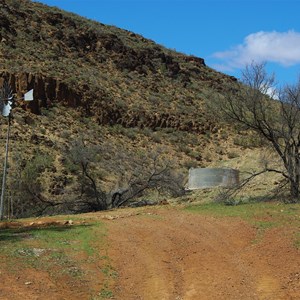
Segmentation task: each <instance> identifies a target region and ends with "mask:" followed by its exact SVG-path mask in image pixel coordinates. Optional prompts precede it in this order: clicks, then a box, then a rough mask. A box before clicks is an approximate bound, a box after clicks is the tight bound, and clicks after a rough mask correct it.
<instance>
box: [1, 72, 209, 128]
mask: <svg viewBox="0 0 300 300" xmlns="http://www.w3.org/2000/svg"><path fill="white" fill-rule="evenodd" d="M4 81H6V82H8V83H9V85H10V86H11V88H12V90H13V92H14V93H15V94H16V98H21V97H22V96H23V95H24V93H26V92H27V91H28V90H30V89H34V99H35V100H34V101H31V102H27V103H25V102H19V103H18V104H17V105H19V106H21V107H22V108H23V109H26V110H29V111H30V112H32V113H33V114H37V115H39V114H41V112H42V108H46V109H51V107H52V106H53V105H55V104H56V103H60V104H62V105H64V106H66V107H68V108H69V109H78V110H80V111H81V113H82V115H84V116H85V117H95V119H96V120H97V122H98V124H99V125H116V124H119V125H122V126H124V127H139V128H145V127H148V128H151V129H158V128H173V129H177V130H181V131H190V132H197V133H205V132H206V131H207V130H211V129H212V128H213V127H214V124H213V123H210V122H209V121H208V122H206V123H205V124H203V123H200V122H197V121H196V120H186V118H185V116H184V115H180V114H172V113H167V112H161V113H160V112H152V113H150V112H147V111H142V110H141V111H139V112H136V111H134V110H132V109H130V108H129V107H118V105H116V104H115V103H114V102H113V101H109V100H108V101H99V100H101V99H95V97H91V95H90V94H89V93H87V94H85V91H84V90H82V91H74V90H73V89H72V88H71V87H70V86H69V85H68V84H66V83H64V82H62V81H60V80H57V79H55V78H49V77H47V76H44V75H41V74H38V75H36V74H28V73H20V74H10V73H8V72H2V73H0V85H2V84H3V82H4ZM105 96H106V98H107V97H108V95H104V96H103V95H102V96H101V95H100V96H99V97H100V98H102V97H104V98H105ZM106 100H107V99H106Z"/></svg>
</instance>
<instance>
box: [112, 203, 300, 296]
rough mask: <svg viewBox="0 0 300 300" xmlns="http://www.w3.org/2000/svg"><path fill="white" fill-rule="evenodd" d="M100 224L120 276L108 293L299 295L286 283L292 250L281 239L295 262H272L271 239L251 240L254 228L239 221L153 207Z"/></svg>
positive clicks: (297, 261) (283, 247)
mask: <svg viewBox="0 0 300 300" xmlns="http://www.w3.org/2000/svg"><path fill="white" fill-rule="evenodd" d="M107 226H108V231H109V248H110V250H109V256H110V257H111V259H112V264H113V266H114V268H115V269H116V270H117V271H118V274H119V276H118V279H117V281H116V284H115V286H114V295H115V299H120V300H127V299H128V300H142V299H143V300H152V299H153V300H156V299H157V300H164V299H165V300H182V299H183V300H198V299H238V300H240V299H245V300H247V299H249V300H250V299H251V300H252V299H264V300H267V299H270V300H271V299H272V300H273V299H300V298H298V296H299V297H300V294H299V293H298V292H295V291H296V289H295V286H293V288H292V287H289V286H288V278H289V276H290V275H289V274H291V273H293V272H294V273H295V274H296V272H297V268H298V265H297V264H298V263H299V255H298V254H299V253H298V252H297V250H296V249H294V248H292V247H290V246H288V243H289V242H288V241H284V242H283V244H282V243H281V246H280V245H279V246H278V247H279V248H280V247H282V249H280V251H282V252H284V251H285V250H286V249H287V247H288V248H289V250H288V251H289V253H287V254H288V255H290V257H291V260H293V265H294V266H295V267H291V265H292V264H290V265H289V266H287V267H285V268H283V266H282V265H281V264H280V263H279V262H277V263H274V261H276V260H278V256H276V255H278V253H277V250H276V249H274V245H275V244H274V243H273V242H272V241H271V240H269V241H268V240H266V241H261V242H260V243H253V241H255V239H256V234H257V231H256V229H255V228H254V227H252V226H250V225H249V224H247V223H245V222H243V221H241V220H238V219H232V218H213V217H207V216H200V215H196V214H192V213H188V212H184V211H182V210H178V209H174V208H157V209H153V208H152V209H149V210H148V212H147V211H145V213H143V214H139V215H136V216H130V217H126V218H119V219H115V220H112V221H107ZM274 237H275V236H274V235H271V238H274ZM281 240H282V239H281ZM276 245H277V244H276ZM268 247H269V248H268ZM268 249H269V252H270V251H271V252H270V253H269V252H268ZM272 255H274V256H272ZM284 255H286V254H282V256H281V258H283V256H284ZM272 263H273V265H272ZM295 263H296V264H295ZM278 268H281V271H278ZM282 270H284V272H283V273H282ZM298 270H299V269H298ZM280 272H281V273H282V274H281V275H280V276H279V275H278V273H280ZM297 284H298V283H297ZM294 285H295V284H294Z"/></svg>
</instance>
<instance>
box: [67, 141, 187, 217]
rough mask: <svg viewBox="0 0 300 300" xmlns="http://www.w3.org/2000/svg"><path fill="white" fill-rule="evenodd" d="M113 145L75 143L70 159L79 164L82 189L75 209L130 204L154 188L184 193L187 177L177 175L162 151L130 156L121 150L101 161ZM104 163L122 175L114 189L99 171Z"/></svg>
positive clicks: (76, 168)
mask: <svg viewBox="0 0 300 300" xmlns="http://www.w3.org/2000/svg"><path fill="white" fill-rule="evenodd" d="M110 148H111V145H109V144H107V145H106V144H103V145H87V144H86V143H84V142H83V141H81V140H76V141H73V142H72V143H71V145H70V148H69V149H68V152H67V154H66V158H67V161H69V163H71V164H73V166H74V167H75V168H74V171H75V173H76V174H77V178H78V183H79V189H80V192H79V197H78V198H77V199H76V200H75V201H71V203H70V205H71V206H72V210H74V211H76V212H83V211H100V210H106V209H110V208H117V207H121V206H126V205H128V204H130V203H131V202H132V201H136V200H137V199H139V198H140V197H142V196H143V195H144V193H145V192H146V191H149V190H153V189H155V190H158V191H159V192H165V193H168V194H171V195H172V196H178V195H181V194H182V193H183V192H184V189H183V178H182V177H181V176H178V175H177V173H176V172H175V171H174V169H173V168H172V166H171V163H170V162H169V161H166V160H165V159H163V157H162V155H161V153H160V152H154V153H148V155H144V156H143V157H142V158H141V159H133V158H132V157H130V156H127V154H126V153H125V152H126V151H120V152H119V155H120V156H122V157H113V158H111V159H108V160H107V159H103V160H102V161H101V159H100V158H99V156H100V157H101V156H104V154H105V153H109V151H110ZM125 161H126V162H128V163H129V164H130V167H131V168H128V169H127V170H124V166H122V164H124V163H125ZM101 164H109V166H110V169H111V172H112V173H115V175H116V177H118V178H119V183H118V185H117V187H115V188H114V189H111V190H107V189H106V190H104V189H103V188H102V185H101V180H100V179H99V177H100V176H99V174H97V165H98V166H99V165H101ZM129 169H131V170H129ZM98 172H99V170H98Z"/></svg>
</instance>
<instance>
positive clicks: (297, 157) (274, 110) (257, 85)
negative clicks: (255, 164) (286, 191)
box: [215, 63, 300, 201]
mask: <svg viewBox="0 0 300 300" xmlns="http://www.w3.org/2000/svg"><path fill="white" fill-rule="evenodd" d="M275 99H276V100H275ZM217 102H218V103H217ZM216 104H217V106H218V108H217V109H218V110H219V111H220V112H221V113H222V115H223V116H225V117H226V118H227V119H228V120H231V121H235V122H236V123H238V124H240V125H242V126H243V127H244V128H245V129H250V130H253V131H255V132H257V133H258V134H259V135H260V136H262V138H263V139H264V140H266V141H267V142H268V144H269V145H270V146H271V148H272V150H274V152H275V153H276V154H277V156H278V158H279V159H280V161H281V162H282V167H280V168H277V167H274V166H269V165H268V164H266V165H265V167H264V170H262V171H261V172H260V173H262V172H276V173H280V174H281V175H282V176H283V177H284V178H285V179H286V180H287V182H288V184H289V187H290V196H291V198H292V201H298V200H299V197H300V187H299V185H300V80H299V82H298V83H297V84H295V85H286V86H285V87H283V88H282V89H281V90H277V89H276V88H275V80H274V76H273V75H271V76H270V75H268V74H267V72H266V68H265V63H261V64H255V63H252V64H251V65H249V66H247V67H246V68H245V70H244V71H243V73H242V80H241V82H238V83H237V85H235V86H230V87H228V89H227V91H226V92H224V94H223V95H222V97H220V98H219V99H218V101H216V102H215V106H216Z"/></svg>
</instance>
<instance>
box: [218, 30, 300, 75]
mask: <svg viewBox="0 0 300 300" xmlns="http://www.w3.org/2000/svg"><path fill="white" fill-rule="evenodd" d="M213 57H215V58H217V59H220V60H221V61H224V63H222V64H220V63H219V64H218V65H215V67H216V68H217V69H219V70H220V69H222V71H225V70H227V71H228V70H233V69H235V68H241V67H244V66H245V64H247V63H251V62H252V61H255V62H262V61H266V62H274V63H279V64H281V65H282V66H286V67H288V66H292V65H296V64H299V63H300V33H299V32H295V31H292V30H291V31H288V32H277V31H273V32H265V31H260V32H257V33H252V34H250V35H248V36H247V37H246V38H245V39H244V42H243V44H240V45H237V46H235V47H233V48H232V49H230V50H228V51H224V52H216V53H214V54H213Z"/></svg>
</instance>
